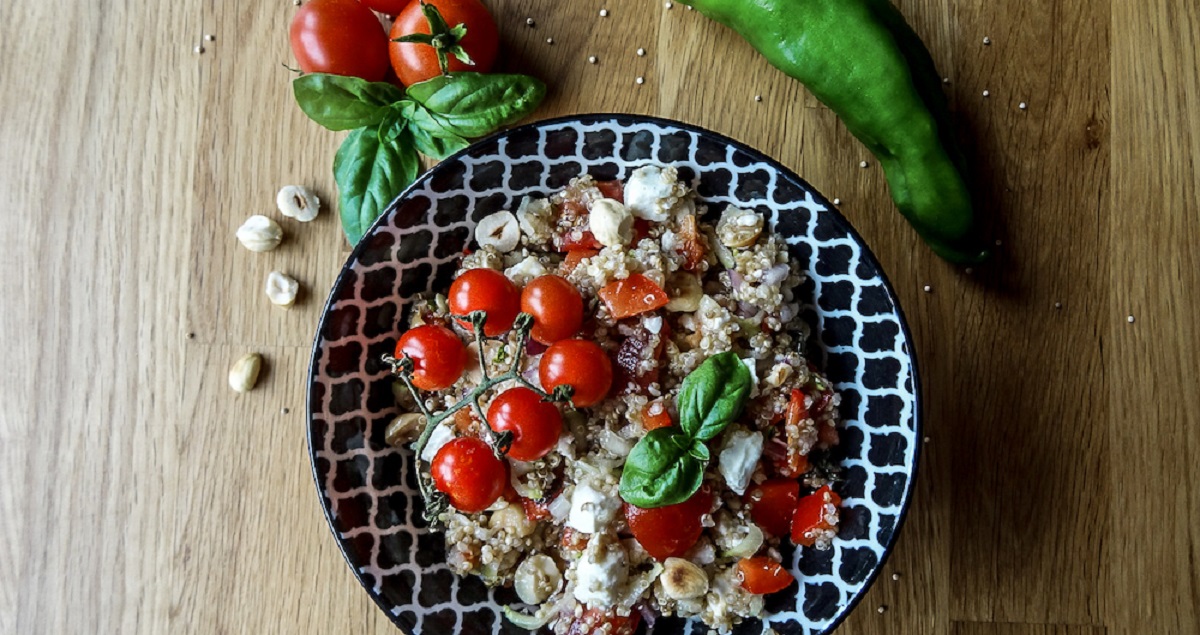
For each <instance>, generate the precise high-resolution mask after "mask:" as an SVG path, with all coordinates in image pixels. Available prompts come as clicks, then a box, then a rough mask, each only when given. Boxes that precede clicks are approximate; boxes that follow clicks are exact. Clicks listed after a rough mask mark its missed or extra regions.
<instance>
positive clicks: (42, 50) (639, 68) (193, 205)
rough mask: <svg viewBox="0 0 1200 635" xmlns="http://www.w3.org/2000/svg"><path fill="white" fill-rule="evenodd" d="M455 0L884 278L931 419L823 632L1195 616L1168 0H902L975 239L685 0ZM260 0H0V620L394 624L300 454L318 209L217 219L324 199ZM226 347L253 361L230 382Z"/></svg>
mask: <svg viewBox="0 0 1200 635" xmlns="http://www.w3.org/2000/svg"><path fill="white" fill-rule="evenodd" d="M489 5H490V6H491V7H492V9H493V11H494V13H495V14H496V16H497V19H498V21H499V23H500V24H501V28H502V30H503V32H504V36H503V37H504V40H505V42H504V49H503V50H504V55H505V62H504V66H505V67H506V68H509V69H516V70H520V71H522V72H528V73H532V74H535V75H538V76H540V77H542V78H545V79H546V80H547V83H548V84H549V85H550V87H551V93H550V95H549V98H548V99H547V101H546V103H545V105H544V106H543V107H542V108H541V110H539V111H538V113H537V117H548V116H552V115H559V114H564V113H579V112H589V111H625V112H636V113H649V114H655V115H662V116H667V117H673V118H676V119H680V120H683V121H687V122H690V123H695V124H699V125H702V126H706V127H708V128H711V129H714V130H717V131H719V132H722V133H725V134H728V135H731V136H733V137H735V138H737V139H740V140H742V141H745V142H746V143H748V144H750V145H753V146H756V147H758V148H760V149H762V150H763V151H765V152H767V153H768V154H771V155H773V156H775V157H777V158H779V159H780V160H782V161H783V162H784V163H785V164H787V165H789V166H791V167H792V168H794V169H795V170H796V171H797V172H799V173H800V174H801V175H803V176H804V177H805V178H806V179H808V180H809V181H810V182H811V183H813V184H814V185H815V186H816V187H817V188H818V189H820V190H821V191H822V192H824V193H825V194H827V195H829V196H830V197H835V196H836V197H838V198H840V199H841V208H842V211H843V212H844V213H845V214H846V216H847V217H849V219H850V220H851V222H852V223H853V224H854V225H855V226H856V227H857V228H858V230H859V231H860V232H861V233H862V234H863V236H864V237H865V238H866V240H867V242H868V243H869V244H870V245H871V246H872V247H873V249H874V250H875V252H876V254H878V256H879V259H880V260H881V261H882V263H883V265H884V268H885V269H886V270H887V272H888V273H889V275H890V276H891V279H892V281H893V282H894V284H895V286H896V289H897V291H898V293H899V295H900V298H901V300H902V303H903V305H904V307H905V309H906V310H907V312H908V315H909V318H910V320H911V321H912V326H913V328H914V330H915V336H916V339H917V343H918V349H919V352H920V355H921V367H922V370H923V373H924V374H923V380H924V381H923V383H924V386H925V390H926V397H927V404H928V406H927V415H928V428H927V433H928V435H929V436H930V440H929V442H928V444H927V446H926V452H925V453H924V459H925V460H924V462H923V465H922V466H921V475H920V482H919V487H918V490H919V491H918V495H917V497H916V501H915V504H914V507H913V511H912V514H911V515H910V516H909V520H908V523H907V526H906V527H905V528H904V532H903V537H902V539H901V541H900V543H899V547H898V549H897V550H896V552H895V554H894V556H893V557H892V558H891V560H890V561H889V562H888V564H887V566H886V569H885V572H884V575H883V576H882V577H881V578H880V580H879V581H878V582H877V583H876V584H875V586H874V588H873V589H872V590H871V591H870V593H869V595H868V596H867V599H866V601H865V603H864V604H863V605H862V607H861V608H860V609H859V610H858V611H856V613H855V614H854V615H853V616H852V617H851V619H850V620H849V621H848V622H846V624H845V626H844V627H842V629H841V630H840V631H839V632H844V633H880V634H882V633H897V634H914V635H916V634H921V635H925V634H952V635H1050V634H1054V635H1098V634H1102V633H1114V634H1115V633H1156V634H1157V633H1162V634H1177V633H1197V632H1200V611H1198V609H1197V605H1198V604H1200V563H1198V562H1197V558H1198V556H1197V552H1198V550H1200V528H1198V527H1200V522H1198V521H1200V427H1198V424H1200V417H1198V416H1197V412H1200V389H1198V388H1197V382H1198V378H1200V343H1198V337H1200V326H1198V325H1200V318H1198V317H1197V316H1198V314H1200V288H1198V285H1200V256H1198V255H1197V253H1200V214H1198V213H1197V198H1198V195H1200V171H1198V168H1197V164H1196V160H1195V157H1197V156H1200V75H1198V74H1197V71H1196V68H1197V64H1198V62H1200V59H1198V55H1197V53H1196V51H1197V50H1198V49H1200V8H1197V5H1196V3H1194V2H1174V1H1171V0H1142V1H1140V2H1123V1H1118V0H1095V1H1084V0H1068V1H1061V2H1055V1H1051V0H1027V1H1025V2H994V1H993V2H986V1H983V0H958V1H952V0H903V1H902V2H900V5H901V8H902V9H903V10H904V12H905V13H906V15H907V16H908V17H909V19H910V21H911V22H912V23H913V24H914V26H915V28H916V29H917V31H918V32H920V33H921V34H922V35H923V36H924V37H925V38H926V40H927V42H928V43H929V46H930V48H931V49H932V52H933V55H934V57H935V58H936V60H937V62H938V63H939V66H940V68H941V69H942V71H943V73H944V74H945V75H946V76H947V77H949V80H950V81H949V84H948V85H947V86H946V89H947V90H948V92H949V94H950V95H951V96H952V99H953V101H954V104H955V107H956V109H957V112H958V115H959V117H958V120H959V122H960V123H961V124H962V128H963V133H964V134H965V135H966V137H967V138H968V139H970V143H969V145H968V148H969V151H970V155H971V158H972V160H973V163H974V165H975V167H976V168H977V171H978V173H979V180H980V183H979V190H980V193H981V198H982V200H984V201H985V205H984V212H985V213H986V214H987V215H988V217H989V218H990V220H989V223H988V224H989V225H990V227H992V228H993V231H994V236H995V237H996V238H998V239H999V240H1000V241H1002V246H1001V248H1000V249H998V251H999V252H1000V256H999V257H998V258H997V259H996V260H995V262H994V263H993V264H992V265H991V266H990V267H985V268H979V269H978V270H976V271H975V272H974V273H973V274H966V273H964V272H963V271H961V270H956V269H955V268H952V267H950V266H948V265H947V264H945V263H944V262H941V261H939V260H938V259H937V258H935V257H934V256H933V255H932V254H931V253H930V252H929V250H928V249H926V248H925V247H924V246H922V245H921V243H920V242H919V241H918V240H917V239H916V237H915V235H914V234H913V232H912V231H911V230H910V229H909V227H908V226H907V225H906V224H905V223H904V222H903V221H902V220H901V218H900V217H899V215H897V214H896V213H895V211H894V210H893V208H892V205H891V203H890V201H889V199H888V197H887V192H886V186H885V183H884V179H883V175H882V173H881V172H880V170H879V169H878V168H876V167H874V165H872V167H869V168H868V169H862V168H860V167H859V161H860V160H862V159H864V158H868V155H867V154H866V153H865V151H864V149H863V147H862V146H861V145H860V144H858V143H857V142H856V141H855V140H854V139H853V138H852V137H851V136H850V135H849V134H848V133H847V132H846V131H845V129H844V128H843V127H842V126H841V125H840V124H839V123H838V121H837V120H836V118H835V117H834V115H833V114H832V113H831V112H830V111H829V110H827V109H825V108H823V107H821V106H819V104H817V103H816V101H815V100H814V99H813V98H812V97H811V96H810V95H808V94H807V93H806V92H805V91H804V89H803V88H801V87H800V85H798V84H797V83H795V82H793V81H790V80H789V79H787V78H786V77H784V76H783V75H781V74H780V73H778V72H777V71H775V70H774V69H772V68H771V67H769V66H768V65H767V64H766V63H765V62H764V61H763V60H762V59H760V58H759V57H758V56H757V54H755V53H754V51H753V50H751V49H750V47H749V46H747V45H746V44H745V43H744V42H742V41H741V40H739V39H738V38H737V37H735V36H734V35H733V34H732V33H731V32H729V31H727V30H725V29H723V28H720V27H718V26H717V25H715V24H712V23H710V22H709V21H707V20H706V19H705V18H703V17H702V16H701V15H699V14H698V13H695V12H691V11H686V10H685V8H684V7H683V6H682V5H678V4H677V5H675V6H674V8H672V9H669V10H668V9H666V8H665V7H664V5H663V3H662V2H657V1H651V0H646V1H639V2H633V1H632V0H610V1H609V2H607V3H604V2H601V1H586V2H585V1H582V0H572V1H571V2H559V1H555V0H503V1H501V0H491V1H490V2H489ZM605 6H607V8H608V9H609V10H610V15H609V16H608V17H607V18H601V17H599V16H598V9H599V8H601V7H605ZM295 10H296V9H295V7H294V6H293V5H292V3H291V2H288V1H287V0H272V1H270V2H243V3H232V2H227V3H218V2H189V3H184V4H182V5H181V4H179V3H154V2H148V3H139V2H112V1H109V0H101V1H99V2H92V3H75V4H74V5H73V6H63V5H61V4H58V3H48V2H21V3H10V4H9V6H8V8H7V9H6V11H5V12H4V13H5V19H4V22H3V26H0V59H2V60H4V62H5V67H4V70H3V71H0V104H2V105H3V107H2V108H0V112H2V113H3V115H2V116H0V148H2V150H0V152H2V154H0V192H2V193H3V194H4V196H5V198H6V201H5V205H4V211H3V218H4V220H5V224H4V228H5V229H4V232H3V233H4V238H3V244H4V247H3V249H2V250H0V258H2V259H3V260H2V262H0V271H3V272H4V273H3V275H2V276H0V284H2V286H0V298H3V303H4V304H3V310H2V311H0V316H2V317H0V319H3V329H2V330H0V332H3V333H4V334H5V336H6V344H5V348H6V349H7V350H6V351H5V353H4V358H5V360H6V363H5V364H4V365H3V369H2V370H0V389H2V390H3V393H4V394H5V398H4V400H3V405H2V406H0V415H2V417H0V465H2V466H3V469H4V474H5V475H4V476H3V477H2V478H0V632H2V633H22V634H28V633H55V634H58V633H363V632H371V633H376V632H377V633H391V632H394V631H393V630H392V626H391V625H390V623H389V622H388V620H387V619H386V618H385V617H384V615H383V614H382V613H381V612H380V611H378V610H377V609H376V608H375V607H374V606H372V605H371V603H370V601H369V600H368V598H367V595H366V594H365V593H363V592H362V590H361V589H360V588H359V586H358V584H357V583H356V582H355V581H354V579H353V577H352V576H351V575H350V571H349V570H348V568H347V567H346V565H345V564H344V562H343V561H342V559H341V557H340V555H339V554H338V552H337V550H336V548H335V546H334V541H333V539H332V537H331V536H330V535H329V530H328V529H327V528H326V526H325V522H324V519H323V518H322V516H321V513H320V509H319V507H318V505H317V497H316V495H315V493H314V489H313V484H312V479H311V477H310V472H309V464H308V459H307V457H306V447H305V417H304V398H303V395H304V389H305V370H306V365H307V360H308V354H309V346H310V342H311V340H312V336H313V330H314V328H315V325H316V321H317V318H318V315H319V312H320V308H321V305H322V303H323V300H324V297H325V294H326V293H327V291H328V289H329V288H330V285H331V284H332V282H333V279H334V277H335V275H336V274H337V272H338V270H339V268H340V266H341V264H342V261H343V259H344V258H345V256H346V255H347V252H348V247H347V245H346V244H345V241H344V239H343V238H342V236H341V233H340V231H339V229H338V225H337V221H336V214H335V213H332V210H330V209H328V208H327V210H326V212H325V213H323V214H322V216H321V217H320V218H319V219H318V220H317V221H316V222H314V223H311V224H308V225H299V224H297V223H291V222H289V223H287V224H286V225H285V227H286V230H287V232H288V236H287V239H286V242H285V243H284V245H283V247H281V248H280V249H279V250H277V251H275V252H271V253H268V254H253V253H250V252H248V251H246V250H245V249H242V248H241V247H240V246H239V245H238V244H237V241H236V240H234V237H233V232H234V230H235V229H236V228H237V226H238V225H239V224H240V223H241V221H242V220H243V219H244V218H245V217H246V216H248V215H250V214H254V213H265V214H268V215H272V216H276V217H277V216H278V213H277V212H276V211H275V210H274V195H275V192H276V190H277V189H278V188H279V187H280V186H282V185H284V184H290V183H301V184H308V185H311V186H314V187H315V188H316V189H317V190H318V191H319V192H320V193H321V195H322V197H323V198H324V199H325V200H328V201H332V200H333V199H334V198H335V197H334V185H333V182H332V178H331V176H330V169H329V166H330V164H331V161H332V157H333V153H334V150H335V149H336V147H337V145H338V143H339V141H340V139H341V135H339V134H334V133H329V132H326V131H324V130H322V129H320V128H318V127H317V126H316V125H314V124H312V123H310V122H309V121H307V120H306V119H305V118H304V116H303V115H302V114H301V113H300V112H299V111H298V110H297V108H296V107H295V105H294V103H293V101H292V98H291V94H290V89H289V85H288V82H289V79H290V74H289V73H288V71H286V70H285V69H284V68H283V66H281V64H284V63H290V61H291V57H290V54H289V52H288V45H287V38H286V29H287V24H288V21H289V19H290V18H291V16H292V14H293V13H294V12H295ZM527 16H532V17H533V18H535V19H536V21H537V25H536V27H533V28H531V27H527V26H526V25H525V19H526V17H527ZM206 34H211V35H212V36H214V37H215V39H214V40H212V41H209V40H207V39H206V38H205V36H206ZM548 37H553V38H554V44H553V45H548V44H546V42H545V40H546V38H548ZM985 37H988V38H990V42H991V44H990V45H986V46H985V45H984V43H983V41H984V38H985ZM197 46H202V47H203V53H197V52H195V51H194V47H197ZM638 47H644V48H645V49H646V50H647V55H646V56H645V57H637V56H636V55H635V50H636V49H637V48H638ZM589 55H595V56H598V58H599V63H598V64H596V65H594V66H593V65H590V64H588V63H587V62H586V59H587V57H588V56H589ZM637 76H643V77H645V83H644V84H643V85H637V84H635V82H634V78H635V77H637ZM985 90H986V91H988V95H989V96H987V97H984V91H985ZM756 95H761V96H762V101H761V102H758V101H756V100H755V96H756ZM1021 102H1024V103H1026V104H1027V109H1024V110H1022V109H1020V108H1019V107H1018V104H1019V103H1021ZM273 269H279V270H282V271H285V272H288V273H290V274H292V275H293V276H295V277H296V278H298V279H299V280H301V281H302V283H303V289H304V292H303V296H302V298H301V301H300V304H299V305H298V306H297V307H296V308H295V309H293V310H291V311H282V310H280V309H277V308H275V307H272V306H271V305H270V304H269V303H268V302H267V300H266V298H265V297H264V296H263V293H262V286H263V280H264V278H265V276H266V274H267V273H268V272H269V271H271V270H273ZM927 285H928V289H929V292H924V291H923V289H925V288H926V286H927ZM247 351H259V352H261V353H263V355H265V357H266V359H267V366H266V369H265V372H264V374H263V377H262V380H261V383H260V386H259V388H258V389H256V390H254V391H253V392H251V393H249V394H246V395H237V394H235V393H233V392H232V391H230V390H229V388H228V386H227V385H226V372H227V369H228V367H229V365H230V363H231V362H232V361H233V360H234V359H235V358H236V357H238V356H239V355H241V354H242V353H244V352H247ZM893 573H896V574H899V575H900V577H899V579H898V580H893V576H892V574H893ZM878 607H886V611H884V612H882V613H881V612H877V610H876V609H877V608H878ZM881 610H882V609H881Z"/></svg>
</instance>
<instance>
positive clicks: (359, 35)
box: [289, 0, 388, 82]
mask: <svg viewBox="0 0 1200 635" xmlns="http://www.w3.org/2000/svg"><path fill="white" fill-rule="evenodd" d="M289 39H290V40H291V43H292V54H293V55H295V56H296V62H298V63H299V64H300V70H302V71H304V72H305V73H332V74H334V75H349V76H352V77H360V78H362V79H365V80H367V81H369V82H378V81H382V80H383V78H384V76H385V75H387V70H388V49H387V45H388V41H387V35H386V34H385V33H384V32H383V26H382V25H381V24H379V18H376V17H375V14H374V13H372V12H371V10H370V9H368V8H367V7H365V6H363V5H362V4H360V3H359V2H358V0H311V1H310V2H306V3H305V4H304V6H302V7H300V10H299V11H297V12H296V16H295V17H294V18H292V26H291V29H290V31H289Z"/></svg>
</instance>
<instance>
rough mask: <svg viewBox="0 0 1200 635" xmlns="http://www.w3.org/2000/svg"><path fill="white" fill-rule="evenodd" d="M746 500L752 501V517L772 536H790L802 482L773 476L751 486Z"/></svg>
mask: <svg viewBox="0 0 1200 635" xmlns="http://www.w3.org/2000/svg"><path fill="white" fill-rule="evenodd" d="M744 500H745V501H746V502H747V503H750V505H751V507H750V518H752V519H754V522H755V523H756V524H757V525H758V526H759V527H762V528H763V530H764V531H766V532H767V533H769V534H771V535H772V536H780V537H784V536H788V535H789V534H791V531H792V517H793V516H795V515H796V504H797V503H799V501H800V483H798V482H796V481H794V480H792V479H789V478H773V479H770V480H767V481H764V482H762V483H760V484H758V485H755V486H753V487H751V488H750V490H749V491H747V492H746V496H745V499H744Z"/></svg>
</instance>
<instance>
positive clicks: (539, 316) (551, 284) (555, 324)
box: [521, 275, 583, 344]
mask: <svg viewBox="0 0 1200 635" xmlns="http://www.w3.org/2000/svg"><path fill="white" fill-rule="evenodd" d="M521 310H522V311H524V312H525V313H528V314H530V315H532V316H533V330H532V331H531V332H530V336H531V337H533V339H535V340H537V341H539V342H541V343H543V344H553V343H555V342H557V341H559V340H565V339H567V338H568V337H571V336H572V335H575V334H576V333H578V332H579V327H580V326H582V325H583V296H582V295H580V294H579V290H578V289H576V288H575V285H573V284H571V283H570V282H567V279H566V278H563V277H562V276H555V275H548V276H540V277H537V278H534V279H533V280H530V281H529V284H527V285H525V289H524V290H522V291H521Z"/></svg>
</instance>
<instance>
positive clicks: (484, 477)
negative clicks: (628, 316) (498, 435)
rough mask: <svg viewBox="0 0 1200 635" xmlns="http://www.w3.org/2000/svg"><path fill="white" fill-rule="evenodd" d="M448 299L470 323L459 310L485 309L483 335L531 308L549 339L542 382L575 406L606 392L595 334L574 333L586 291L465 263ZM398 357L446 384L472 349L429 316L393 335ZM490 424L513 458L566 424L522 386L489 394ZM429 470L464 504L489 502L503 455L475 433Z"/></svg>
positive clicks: (429, 383) (421, 379) (531, 457)
mask: <svg viewBox="0 0 1200 635" xmlns="http://www.w3.org/2000/svg"><path fill="white" fill-rule="evenodd" d="M447 303H448V305H449V309H450V313H451V314H452V315H455V316H458V317H457V321H458V322H459V324H460V325H461V326H462V327H463V328H465V329H468V330H470V329H472V328H473V327H472V325H471V323H470V322H469V321H467V320H465V319H463V318H465V317H466V316H469V315H470V314H471V313H472V312H474V311H483V312H485V314H486V315H487V320H486V321H485V322H484V327H483V331H484V334H485V335H486V336H488V337H496V336H499V335H502V334H504V333H505V332H507V331H508V330H509V329H511V328H512V327H513V323H514V322H515V320H516V317H517V315H518V314H519V313H520V312H521V311H524V312H525V313H528V314H529V315H530V316H531V317H532V318H533V323H532V326H531V330H530V334H531V336H532V337H533V338H534V339H536V340H537V341H539V342H541V343H542V344H547V345H549V348H548V349H546V351H545V353H543V355H542V358H541V361H540V363H539V377H540V380H541V384H542V389H543V390H545V391H547V392H553V391H554V389H555V388H557V387H558V386H563V385H565V386H570V387H571V389H572V395H573V397H572V403H573V405H574V406H576V407H580V408H584V407H588V406H592V405H595V404H597V403H599V402H600V401H602V400H603V399H604V398H605V397H606V396H607V395H608V393H609V390H610V388H611V386H612V365H611V362H610V361H609V359H608V354H607V353H605V351H604V349H602V348H600V346H599V345H597V344H596V343H595V342H592V341H590V340H584V339H579V338H576V337H575V336H576V335H577V334H578V333H579V331H580V328H581V327H582V324H583V297H582V296H581V295H580V293H579V290H578V289H576V288H575V286H574V285H572V284H571V283H570V282H568V281H567V280H566V279H565V278H562V277H560V276H555V275H545V276H541V277H539V278H535V279H533V280H532V281H530V282H529V283H528V284H527V285H526V286H525V288H524V290H521V289H518V288H517V286H516V285H514V284H513V283H512V282H511V281H510V280H509V279H508V278H507V277H505V275H504V274H502V273H500V272H498V271H495V270H492V269H484V268H479V269H470V270H467V271H465V272H463V274H462V275H460V276H458V277H457V278H456V279H455V280H454V282H453V283H452V284H451V285H450V291H449V294H448V298H447ZM396 357H397V358H408V359H409V360H411V361H412V365H413V370H412V383H413V385H414V386H415V387H417V388H419V389H421V390H444V389H446V388H449V387H451V386H453V385H454V384H455V383H456V382H457V381H458V380H459V379H460V378H461V377H462V374H463V372H464V370H465V369H466V366H467V363H468V361H469V359H468V358H469V357H470V356H469V354H468V352H467V348H466V346H465V345H464V344H463V341H462V339H460V338H459V336H458V334H457V333H455V332H454V331H453V330H451V329H450V328H449V327H447V326H445V325H441V324H433V323H430V324H424V325H421V326H417V327H414V328H411V329H409V330H408V331H406V332H405V333H404V334H403V335H402V336H401V337H400V340H399V341H398V342H397V343H396ZM487 424H488V425H489V426H490V427H491V429H493V430H495V431H496V432H510V433H511V434H512V445H511V446H510V447H509V451H508V458H510V459H513V460H517V461H535V460H537V459H540V458H542V457H543V456H545V455H546V454H548V453H549V452H550V451H551V450H553V449H554V446H555V445H556V444H557V443H558V438H559V437H560V436H561V435H562V430H563V422H562V414H561V413H560V412H559V409H558V406H557V405H555V404H554V403H551V402H549V401H546V400H544V399H543V398H542V396H541V395H539V394H538V393H537V392H535V391H534V390H531V389H529V388H526V387H524V386H517V387H514V388H509V389H507V390H505V391H504V392H502V393H500V394H499V395H497V396H496V397H495V398H494V399H492V401H491V403H490V404H489V406H488V410H487ZM484 449H486V450H487V451H486V452H484ZM489 457H490V458H489ZM432 472H433V477H434V484H435V486H436V487H437V489H438V490H440V491H442V492H443V493H445V494H447V495H448V496H449V498H450V502H451V504H453V505H454V506H455V507H456V508H458V509H460V510H462V511H466V512H476V511H481V510H483V509H486V508H487V507H489V506H490V505H491V504H492V503H494V502H495V501H496V499H497V498H499V497H500V496H501V495H502V493H503V492H504V489H505V484H506V483H507V482H508V469H507V465H506V463H505V462H504V461H503V460H501V459H498V458H496V457H495V455H494V453H493V452H492V450H491V447H490V446H489V445H488V444H487V443H486V442H484V441H482V440H480V439H476V438H472V437H462V438H458V439H455V440H454V441H453V442H451V443H450V444H447V445H446V446H443V447H442V448H441V449H440V450H439V451H438V453H437V454H436V455H435V457H434V459H433V463H432Z"/></svg>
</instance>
